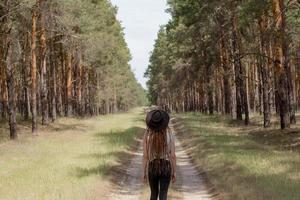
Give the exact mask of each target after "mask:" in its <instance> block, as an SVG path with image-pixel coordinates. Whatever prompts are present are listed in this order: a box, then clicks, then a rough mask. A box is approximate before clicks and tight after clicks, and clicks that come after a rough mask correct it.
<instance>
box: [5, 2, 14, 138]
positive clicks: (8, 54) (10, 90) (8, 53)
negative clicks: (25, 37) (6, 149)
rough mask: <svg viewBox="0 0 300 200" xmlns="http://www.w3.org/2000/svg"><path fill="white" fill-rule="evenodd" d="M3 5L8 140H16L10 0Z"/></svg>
mask: <svg viewBox="0 0 300 200" xmlns="http://www.w3.org/2000/svg"><path fill="white" fill-rule="evenodd" d="M3 5H4V16H3V20H2V23H3V26H4V29H3V30H4V35H3V42H2V44H4V49H5V50H4V58H5V61H6V65H5V66H6V67H5V71H6V84H7V94H8V117H9V118H8V120H9V130H10V138H11V139H16V138H17V121H16V111H15V85H14V80H15V78H14V64H13V61H12V53H13V49H12V48H13V44H12V36H11V29H12V20H11V8H12V2H11V0H5V1H4V2H3Z"/></svg>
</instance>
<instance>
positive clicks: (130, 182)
mask: <svg viewBox="0 0 300 200" xmlns="http://www.w3.org/2000/svg"><path fill="white" fill-rule="evenodd" d="M142 152H143V151H142V145H140V147H139V149H138V151H137V152H136V153H135V155H134V156H133V159H132V160H131V162H130V165H129V166H128V168H127V171H126V175H125V176H124V177H123V179H121V180H120V182H119V183H118V187H116V188H115V190H114V191H113V193H112V195H111V196H110V198H109V199H110V200H123V199H124V200H139V199H140V198H139V197H140V195H141V190H142V187H143V183H142V181H141V176H142V167H141V166H142Z"/></svg>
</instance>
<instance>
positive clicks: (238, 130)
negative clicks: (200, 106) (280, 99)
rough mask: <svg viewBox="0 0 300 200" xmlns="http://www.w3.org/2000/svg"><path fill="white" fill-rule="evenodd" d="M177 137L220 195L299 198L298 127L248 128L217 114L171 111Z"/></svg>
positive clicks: (254, 123)
mask: <svg viewBox="0 0 300 200" xmlns="http://www.w3.org/2000/svg"><path fill="white" fill-rule="evenodd" d="M176 117H177V118H178V120H177V123H176V128H177V131H178V137H179V138H180V140H181V141H182V142H183V145H184V146H185V147H186V148H187V149H188V152H189V154H190V155H191V157H192V158H193V159H194V162H195V164H196V165H197V166H198V167H199V169H200V171H201V172H204V173H203V174H205V176H206V177H207V180H208V182H209V183H210V184H212V185H214V186H215V188H216V190H217V192H219V193H220V197H221V199H256V200H260V199H261V200H265V199H280V200H296V199H299V196H300V190H299V187H300V176H299V174H300V168H299V166H300V155H299V150H300V144H299V139H300V133H299V128H300V127H299V126H296V125H295V126H293V127H292V128H291V129H287V130H284V131H282V130H278V126H279V124H275V125H274V126H273V127H272V128H268V129H263V128H261V124H260V123H258V122H259V121H260V122H261V121H262V120H261V118H260V117H257V116H256V117H252V118H251V121H252V124H251V125H249V126H248V127H244V126H240V122H238V121H236V120H232V119H230V117H226V116H221V115H203V114H200V113H186V114H178V115H176Z"/></svg>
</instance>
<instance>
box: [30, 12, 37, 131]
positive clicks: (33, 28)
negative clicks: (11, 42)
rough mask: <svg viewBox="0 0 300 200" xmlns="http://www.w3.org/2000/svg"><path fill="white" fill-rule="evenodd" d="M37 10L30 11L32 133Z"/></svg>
mask: <svg viewBox="0 0 300 200" xmlns="http://www.w3.org/2000/svg"><path fill="white" fill-rule="evenodd" d="M36 9H37V8H36V7H34V8H33V9H32V26H31V113H32V133H34V134H35V133H36V132H37V77H36V73H37V66H36V21H37V10H36Z"/></svg>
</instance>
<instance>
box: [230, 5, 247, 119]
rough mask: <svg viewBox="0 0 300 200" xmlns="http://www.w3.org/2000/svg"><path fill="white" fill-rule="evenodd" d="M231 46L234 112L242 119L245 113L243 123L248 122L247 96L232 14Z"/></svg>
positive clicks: (235, 20) (235, 21)
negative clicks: (234, 90)
mask: <svg viewBox="0 0 300 200" xmlns="http://www.w3.org/2000/svg"><path fill="white" fill-rule="evenodd" d="M233 12H235V11H233ZM232 48H233V59H234V71H235V82H236V114H237V119H239V120H243V116H242V113H243V112H242V111H244V113H245V124H246V125H248V124H249V108H248V96H247V88H246V78H245V77H246V74H245V69H244V68H243V66H242V62H241V41H240V37H239V32H238V28H237V18H236V14H235V13H234V14H233V16H232Z"/></svg>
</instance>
